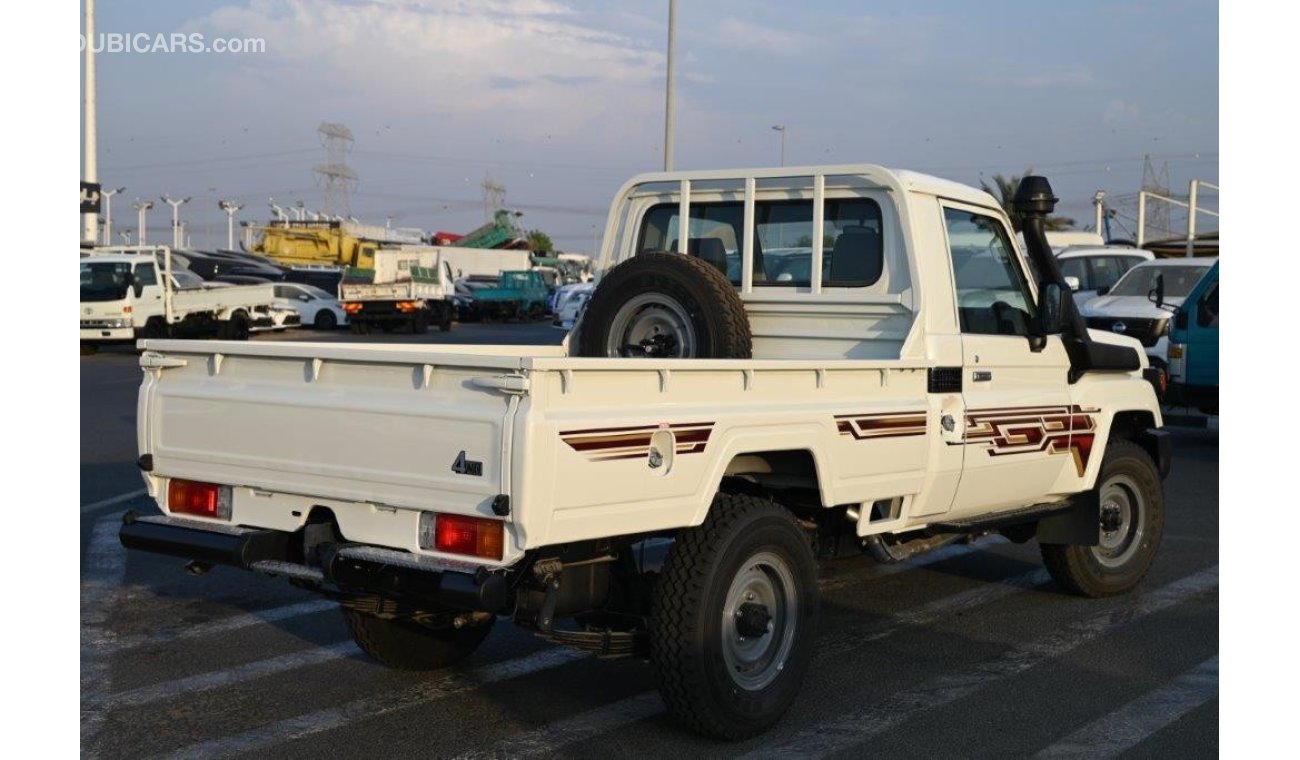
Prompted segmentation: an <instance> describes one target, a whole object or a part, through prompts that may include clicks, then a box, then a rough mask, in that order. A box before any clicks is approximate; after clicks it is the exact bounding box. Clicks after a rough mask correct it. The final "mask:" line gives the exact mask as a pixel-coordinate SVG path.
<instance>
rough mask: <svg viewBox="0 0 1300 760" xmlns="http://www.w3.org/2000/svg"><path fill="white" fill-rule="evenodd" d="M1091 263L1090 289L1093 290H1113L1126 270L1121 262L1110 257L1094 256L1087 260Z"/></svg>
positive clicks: (1116, 258)
mask: <svg viewBox="0 0 1300 760" xmlns="http://www.w3.org/2000/svg"><path fill="white" fill-rule="evenodd" d="M1089 261H1091V262H1092V287H1093V289H1094V290H1096V289H1100V288H1113V287H1115V283H1117V282H1119V278H1120V277H1123V276H1124V272H1126V271H1127V268H1126V267H1125V266H1124V263H1123V260H1122V259H1120V258H1118V257H1112V256H1094V257H1093V258H1091V259H1089Z"/></svg>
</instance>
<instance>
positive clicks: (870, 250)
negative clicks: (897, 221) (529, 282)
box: [637, 198, 884, 288]
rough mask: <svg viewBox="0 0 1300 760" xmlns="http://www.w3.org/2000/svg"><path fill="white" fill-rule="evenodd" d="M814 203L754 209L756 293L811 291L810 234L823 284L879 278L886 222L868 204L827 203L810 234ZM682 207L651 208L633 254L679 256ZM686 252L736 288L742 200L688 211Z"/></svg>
mask: <svg viewBox="0 0 1300 760" xmlns="http://www.w3.org/2000/svg"><path fill="white" fill-rule="evenodd" d="M813 210H814V209H813V201H812V200H811V199H808V200H767V201H764V200H758V201H755V203H754V233H755V237H754V272H753V282H754V287H756V288H759V287H776V288H780V287H786V288H799V287H803V288H807V287H810V286H811V284H812V248H813V235H814V234H818V232H820V234H821V237H822V245H823V251H822V285H823V286H824V287H842V288H859V287H867V286H869V285H874V284H875V283H876V282H878V281H879V280H880V277H881V275H882V273H883V271H884V232H883V228H884V220H883V214H882V212H881V209H880V205H879V204H878V203H877V202H876V201H874V200H872V199H869V198H845V199H835V198H828V199H827V200H826V202H825V208H824V210H823V221H822V228H821V230H820V231H816V230H814V229H813ZM679 212H680V207H679V206H678V205H677V204H675V203H663V204H659V205H656V206H652V207H651V208H650V209H649V210H648V211H647V212H646V214H645V216H644V217H643V220H642V223H641V230H640V233H639V236H638V239H637V250H638V251H640V252H651V251H669V252H673V251H676V250H677V249H678V247H679V242H678V240H679V237H680V235H681V227H682V225H681V221H680V219H679ZM690 215H691V218H690V223H689V224H688V225H687V227H686V235H687V239H686V252H687V253H688V254H689V255H691V256H696V257H699V258H701V259H703V260H704V261H706V262H708V263H709V264H712V265H713V266H715V267H716V268H717V269H718V270H719V271H721V272H722V273H723V274H724V275H726V277H727V279H728V280H729V281H730V282H731V284H732V285H734V286H737V287H739V286H740V284H741V251H742V250H743V247H744V243H745V238H744V236H745V230H744V204H743V203H741V202H740V201H722V202H696V203H692V204H691V208H690Z"/></svg>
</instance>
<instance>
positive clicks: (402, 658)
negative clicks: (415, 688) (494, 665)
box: [340, 607, 496, 670]
mask: <svg viewBox="0 0 1300 760" xmlns="http://www.w3.org/2000/svg"><path fill="white" fill-rule="evenodd" d="M340 609H341V610H342V612H343V619H344V620H345V621H347V624H348V630H349V631H351V632H352V638H353V639H354V640H355V641H356V642H357V646H358V647H360V648H361V651H363V652H365V653H366V654H368V655H370V656H371V657H373V658H374V659H375V660H377V661H378V662H379V663H380V664H381V665H385V666H387V667H390V668H396V669H398V670H435V669H437V668H442V667H446V666H447V665H451V664H452V663H454V662H457V661H458V660H462V659H464V658H465V657H468V656H469V655H470V653H472V652H473V651H474V650H475V649H477V648H478V645H479V644H482V643H483V640H484V639H486V638H487V636H488V634H489V633H491V631H492V625H493V623H495V622H496V621H495V619H493V620H492V621H491V622H488V623H486V624H484V625H472V626H466V627H465V628H447V629H434V628H428V627H425V626H422V625H420V624H418V623H411V622H406V621H401V620H392V619H387V618H381V617H377V616H375V615H372V614H370V613H367V612H361V611H359V610H354V609H349V608H347V607H341V608H340Z"/></svg>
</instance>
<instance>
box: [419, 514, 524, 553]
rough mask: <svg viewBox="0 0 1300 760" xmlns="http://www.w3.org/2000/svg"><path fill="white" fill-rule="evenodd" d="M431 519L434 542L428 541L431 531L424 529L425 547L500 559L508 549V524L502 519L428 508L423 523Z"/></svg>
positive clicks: (422, 539) (422, 542) (423, 516)
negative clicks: (436, 512)
mask: <svg viewBox="0 0 1300 760" xmlns="http://www.w3.org/2000/svg"><path fill="white" fill-rule="evenodd" d="M426 515H427V516H426ZM430 519H432V520H433V521H434V529H433V545H432V546H428V545H427V541H428V533H427V532H426V531H424V530H422V531H421V540H420V544H421V547H422V548H424V549H435V550H437V551H440V552H447V553H448V554H463V555H466V556H469V557H483V558H484V559H501V557H502V555H503V554H504V553H505V551H504V550H505V530H504V527H505V526H504V524H503V523H502V522H501V521H500V520H485V519H483V518H481V517H466V516H463V515H447V514H434V513H432V512H426V513H424V515H421V520H420V522H421V524H422V526H421V527H423V526H425V525H427V524H428V520H430Z"/></svg>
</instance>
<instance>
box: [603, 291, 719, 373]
mask: <svg viewBox="0 0 1300 760" xmlns="http://www.w3.org/2000/svg"><path fill="white" fill-rule="evenodd" d="M697 343H698V341H697V340H696V337H695V328H694V327H693V326H692V323H691V317H690V312H688V311H687V310H686V307H684V306H682V304H681V303H680V302H679V301H677V299H675V298H673V297H671V296H667V295H664V294H663V293H643V294H641V295H639V296H637V297H635V298H632V299H630V300H628V302H627V303H625V304H623V305H622V306H621V307H620V308H619V310H618V312H617V313H616V314H615V315H614V319H613V321H612V322H611V324H610V327H609V337H608V338H607V339H606V341H605V354H606V355H607V356H639V357H655V358H661V359H688V358H691V357H694V356H695V355H696V350H697Z"/></svg>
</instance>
